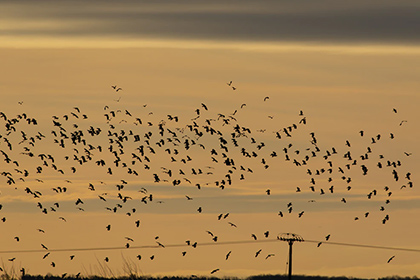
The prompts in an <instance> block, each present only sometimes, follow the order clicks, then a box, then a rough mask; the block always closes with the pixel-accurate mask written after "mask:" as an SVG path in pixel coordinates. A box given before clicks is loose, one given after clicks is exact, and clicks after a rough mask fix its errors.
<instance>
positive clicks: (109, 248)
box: [0, 239, 420, 254]
mask: <svg viewBox="0 0 420 280" xmlns="http://www.w3.org/2000/svg"><path fill="white" fill-rule="evenodd" d="M278 241H281V240H280V239H263V240H236V241H218V242H203V243H198V244H197V247H201V246H214V245H219V246H221V245H238V244H256V243H270V242H278ZM305 242H309V243H318V244H319V243H322V244H326V245H328V244H329V245H338V246H352V247H359V248H370V249H385V250H394V251H406V252H415V253H420V249H413V248H401V247H388V246H377V245H367V244H356V243H344V242H332V241H317V240H304V242H302V243H305ZM189 246H191V245H188V244H184V243H180V244H167V245H163V246H162V245H141V246H129V247H128V248H127V247H125V246H115V247H90V248H61V249H33V250H5V251H0V254H10V253H13V254H16V253H44V252H77V251H111V250H131V249H164V248H180V247H189Z"/></svg>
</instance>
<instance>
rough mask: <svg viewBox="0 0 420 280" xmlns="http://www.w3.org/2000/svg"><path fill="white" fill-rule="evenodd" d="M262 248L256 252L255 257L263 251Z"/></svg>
mask: <svg viewBox="0 0 420 280" xmlns="http://www.w3.org/2000/svg"><path fill="white" fill-rule="evenodd" d="M261 251H262V249H259V250H258V251H257V252H255V257H258V256H259V255H260V253H261Z"/></svg>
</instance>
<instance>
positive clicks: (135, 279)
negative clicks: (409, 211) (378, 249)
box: [22, 275, 418, 280]
mask: <svg viewBox="0 0 420 280" xmlns="http://www.w3.org/2000/svg"><path fill="white" fill-rule="evenodd" d="M62 279H66V280H110V279H115V280H221V279H222V280H287V279H288V277H287V275H256V276H251V277H248V278H238V277H224V278H217V277H178V276H171V277H166V276H165V277H151V276H135V275H132V276H121V277H110V278H107V277H101V276H89V277H72V276H70V277H69V276H66V277H62V276H53V275H46V276H41V275H25V276H23V277H22V280H62ZM292 279H293V280H325V279H328V280H368V279H366V278H347V277H344V276H341V277H326V276H305V275H294V276H293V278H292ZM372 279H377V280H393V279H397V280H413V279H418V278H417V276H414V277H399V276H389V277H382V278H370V279H369V280H372Z"/></svg>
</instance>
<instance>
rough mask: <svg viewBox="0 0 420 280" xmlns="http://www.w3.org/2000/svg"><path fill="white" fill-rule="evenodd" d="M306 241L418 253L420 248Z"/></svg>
mask: <svg viewBox="0 0 420 280" xmlns="http://www.w3.org/2000/svg"><path fill="white" fill-rule="evenodd" d="M305 241H306V242H311V243H318V244H319V243H322V244H330V245H341V246H352V247H362V248H371V249H384V250H395V251H407V252H416V253H420V249H412V248H400V247H388V246H377V245H366V244H355V243H342V242H332V241H325V242H323V241H316V240H305Z"/></svg>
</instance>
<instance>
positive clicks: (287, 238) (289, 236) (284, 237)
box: [277, 233, 304, 280]
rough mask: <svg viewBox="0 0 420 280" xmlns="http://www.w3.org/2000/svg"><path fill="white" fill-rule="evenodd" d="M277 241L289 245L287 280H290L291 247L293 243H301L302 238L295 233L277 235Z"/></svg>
mask: <svg viewBox="0 0 420 280" xmlns="http://www.w3.org/2000/svg"><path fill="white" fill-rule="evenodd" d="M277 239H278V240H281V241H286V242H287V243H289V261H288V263H289V280H292V246H293V243H294V242H295V241H297V242H303V241H304V240H303V237H302V236H300V235H297V234H295V233H282V234H279V235H277Z"/></svg>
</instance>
